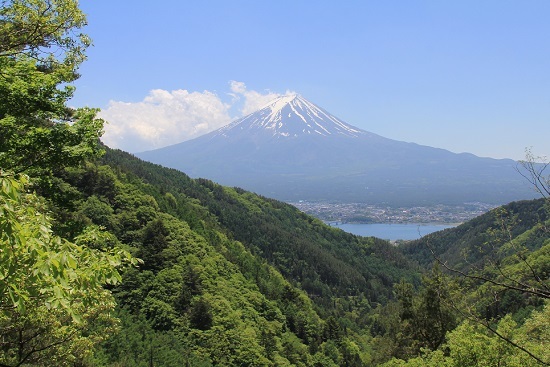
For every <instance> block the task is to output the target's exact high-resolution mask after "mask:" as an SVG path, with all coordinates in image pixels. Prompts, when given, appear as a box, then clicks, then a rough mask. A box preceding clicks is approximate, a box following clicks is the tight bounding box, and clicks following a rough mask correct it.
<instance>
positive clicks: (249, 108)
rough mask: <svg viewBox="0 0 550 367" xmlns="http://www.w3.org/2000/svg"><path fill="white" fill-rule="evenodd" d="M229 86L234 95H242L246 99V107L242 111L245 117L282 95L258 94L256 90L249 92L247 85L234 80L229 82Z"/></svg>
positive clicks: (271, 93)
mask: <svg viewBox="0 0 550 367" xmlns="http://www.w3.org/2000/svg"><path fill="white" fill-rule="evenodd" d="M229 84H230V86H231V91H232V92H233V93H236V94H237V95H239V94H240V95H242V96H243V97H244V105H243V107H242V109H241V113H242V115H243V116H246V115H248V114H250V113H252V112H255V111H257V110H259V109H260V108H262V107H264V106H265V105H266V104H268V103H269V102H271V101H272V100H274V99H275V98H277V97H280V96H281V94H279V93H273V92H269V91H268V92H267V93H265V94H262V93H260V92H256V91H254V90H250V91H249V90H247V89H246V85H245V84H244V83H243V82H237V81H234V80H232V81H230V82H229ZM232 96H233V97H236V95H235V94H232ZM237 98H238V96H237Z"/></svg>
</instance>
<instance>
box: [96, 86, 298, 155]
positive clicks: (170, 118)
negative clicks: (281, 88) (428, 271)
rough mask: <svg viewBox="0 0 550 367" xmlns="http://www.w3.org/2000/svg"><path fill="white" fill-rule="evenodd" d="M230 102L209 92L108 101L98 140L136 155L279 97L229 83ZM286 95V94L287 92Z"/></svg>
mask: <svg viewBox="0 0 550 367" xmlns="http://www.w3.org/2000/svg"><path fill="white" fill-rule="evenodd" d="M229 84H230V89H231V93H228V94H229V95H230V96H232V100H231V101H230V102H229V103H224V102H223V101H222V100H221V99H220V98H219V97H218V95H216V94H215V93H213V92H209V91H204V92H202V93H201V92H189V91H187V90H183V89H179V90H174V91H171V92H169V91H166V90H162V89H155V90H152V91H150V92H149V95H147V96H146V97H145V98H144V99H143V101H141V102H135V103H131V102H121V101H110V102H109V105H108V106H107V108H106V109H104V110H103V111H101V112H100V114H99V117H101V118H103V119H105V120H106V121H107V124H106V125H105V134H104V135H103V137H102V140H103V142H104V143H105V144H107V145H108V146H110V147H112V148H119V149H122V150H125V151H128V152H132V153H136V152H142V151H146V150H152V149H157V148H162V147H165V146H168V145H172V144H177V143H180V142H183V141H186V140H189V139H193V138H196V137H198V136H200V135H203V134H206V133H209V132H210V131H213V130H216V129H218V128H220V127H222V126H224V125H227V124H228V123H230V122H231V120H232V118H231V117H230V110H231V108H232V107H233V106H235V105H237V104H238V105H242V107H241V109H240V111H239V112H240V113H241V115H240V116H237V117H241V116H245V115H248V114H249V113H252V112H254V111H256V110H258V109H260V108H261V107H263V106H265V105H266V104H268V103H269V102H271V101H272V100H274V99H275V98H277V97H279V96H280V94H278V93H273V92H270V91H267V92H265V93H260V92H257V91H254V90H248V89H247V88H246V85H245V83H243V82H238V81H230V83H229ZM287 93H288V92H287Z"/></svg>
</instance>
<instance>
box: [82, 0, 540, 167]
mask: <svg viewBox="0 0 550 367" xmlns="http://www.w3.org/2000/svg"><path fill="white" fill-rule="evenodd" d="M80 5H81V8H82V9H83V10H84V12H85V13H86V14H87V15H88V22H89V26H88V27H87V28H86V29H85V32H86V33H87V34H89V35H90V36H91V37H92V39H93V40H94V47H92V48H91V49H90V50H89V52H88V61H87V62H86V63H85V64H84V65H83V66H82V67H81V70H80V71H81V74H82V77H81V78H80V79H79V80H78V82H77V83H76V87H77V91H76V94H75V97H74V98H73V100H72V101H71V104H72V105H73V106H85V105H87V106H93V107H99V108H101V109H102V116H103V117H104V118H105V119H107V120H108V121H109V123H110V124H109V125H108V127H107V128H106V134H105V139H104V140H105V141H106V142H107V144H109V145H112V146H115V147H119V148H122V149H125V150H129V151H133V152H136V151H141V150H146V149H151V148H155V147H160V146H162V145H168V144H173V143H177V142H179V141H182V140H186V139H189V138H192V137H195V136H197V135H200V134H202V133H205V132H208V131H210V130H212V129H215V128H217V127H220V126H222V125H223V124H226V123H228V122H229V121H231V119H234V118H237V117H240V116H242V115H243V114H244V113H247V112H250V111H251V110H253V109H254V108H256V107H258V106H260V105H261V104H262V103H265V101H266V100H268V99H269V98H272V97H274V96H276V95H277V94H284V93H286V92H287V91H293V92H297V93H300V94H301V95H302V96H304V97H305V98H307V99H308V100H310V101H311V102H313V103H315V104H317V105H318V106H320V107H322V108H324V109H326V110H327V111H328V112H330V113H332V114H334V115H335V116H337V117H338V118H340V119H342V120H344V121H346V122H347V123H349V124H352V125H355V126H358V127H360V128H362V129H365V130H367V131H371V132H374V133H377V134H379V135H382V136H385V137H388V138H392V139H396V140H402V141H408V142H415V143H419V144H424V145H430V146H434V147H439V148H444V149H448V150H451V151H453V152H470V153H474V154H476V155H479V156H489V157H495V158H505V157H506V158H514V159H522V158H523V157H524V151H525V148H527V147H532V150H533V152H534V153H535V154H538V155H547V156H550V144H548V141H549V138H548V137H549V136H550V21H548V19H550V1H547V0H528V1H519V0H518V1H506V0H499V1H489V0H487V1H479V0H476V1H468V0H464V1H452V2H451V1H405V0H403V1H391V0H389V1H349V0H348V1H336V0H334V1H323V0H317V1H306V0H295V1H290V0H278V1H258V0H255V1H253V0H227V1H222V0H218V1H214V0H201V1H181V0H178V1H175V0H157V1H154V2H153V1H140V0H133V1H127V0H116V1H97V0H96V1H94V0H82V1H81V2H80Z"/></svg>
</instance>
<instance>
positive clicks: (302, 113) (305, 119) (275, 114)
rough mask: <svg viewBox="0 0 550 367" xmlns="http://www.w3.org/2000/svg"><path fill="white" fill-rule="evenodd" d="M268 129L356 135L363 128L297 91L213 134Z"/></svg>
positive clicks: (278, 132) (282, 134) (292, 133)
mask: <svg viewBox="0 0 550 367" xmlns="http://www.w3.org/2000/svg"><path fill="white" fill-rule="evenodd" d="M249 130H253V131H255V132H256V133H258V132H262V131H263V132H266V131H267V132H269V134H270V135H271V136H274V137H280V138H289V137H297V136H300V135H311V134H316V135H320V136H330V135H343V136H348V137H359V136H365V135H366V134H368V133H367V132H366V131H363V130H361V129H358V128H355V127H353V126H351V125H348V124H346V123H345V122H343V121H342V120H340V119H338V118H337V117H335V116H333V115H331V114H329V113H328V112H326V111H325V110H323V109H321V108H319V107H317V106H316V105H315V104H313V103H311V102H309V101H308V100H306V99H305V98H303V97H302V96H300V95H299V94H295V93H291V94H286V95H284V96H280V97H278V98H276V99H275V100H273V101H271V102H270V103H268V104H267V105H265V106H264V107H262V108H261V109H259V110H258V111H256V112H254V113H251V114H249V115H247V116H245V117H243V118H241V119H238V120H236V121H234V122H232V123H231V124H229V125H227V126H225V127H223V128H221V129H219V130H218V131H217V133H216V134H215V135H217V136H219V135H222V136H226V137H227V136H229V135H232V134H234V133H236V132H237V131H241V132H242V131H249Z"/></svg>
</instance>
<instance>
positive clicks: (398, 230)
mask: <svg viewBox="0 0 550 367" xmlns="http://www.w3.org/2000/svg"><path fill="white" fill-rule="evenodd" d="M331 226H332V227H337V228H340V229H342V230H344V231H346V232H349V233H353V234H356V235H359V236H374V237H378V238H382V239H385V240H390V241H395V240H416V239H418V238H420V237H422V236H425V235H427V234H430V233H432V232H436V231H441V230H443V229H446V228H452V227H456V225H453V224H425V223H404V224H388V223H369V224H361V223H344V224H334V223H331Z"/></svg>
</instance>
